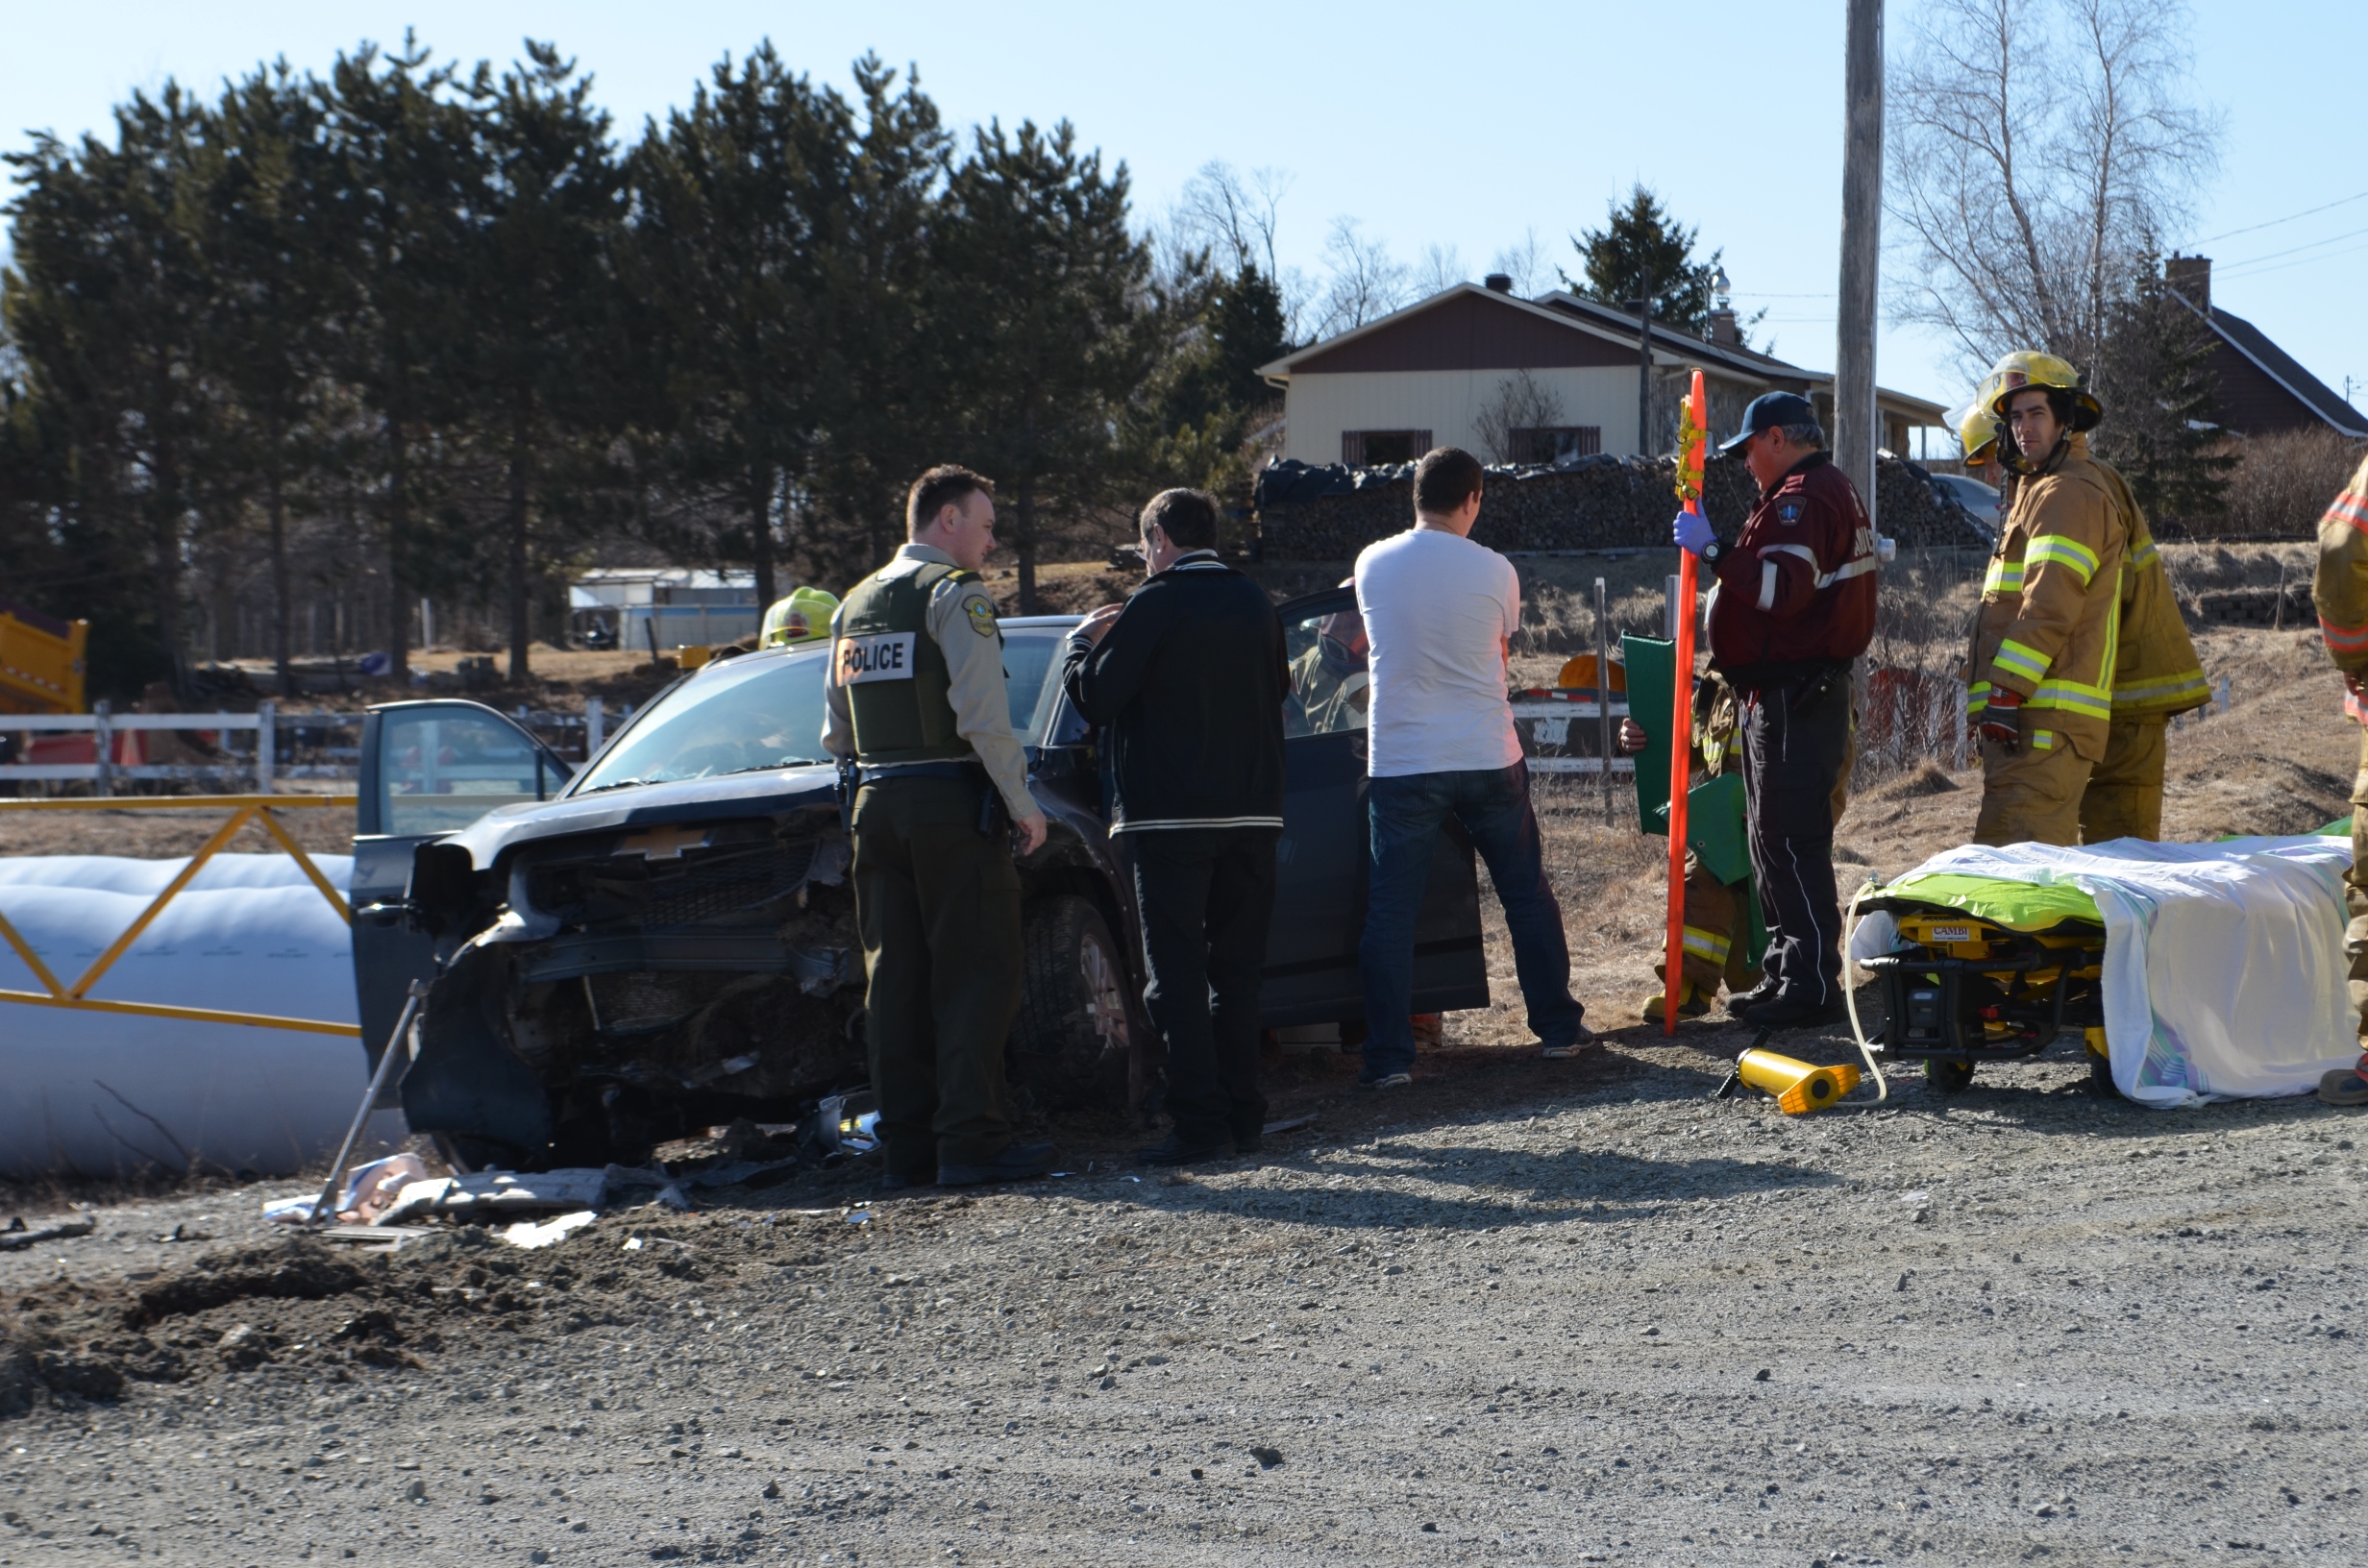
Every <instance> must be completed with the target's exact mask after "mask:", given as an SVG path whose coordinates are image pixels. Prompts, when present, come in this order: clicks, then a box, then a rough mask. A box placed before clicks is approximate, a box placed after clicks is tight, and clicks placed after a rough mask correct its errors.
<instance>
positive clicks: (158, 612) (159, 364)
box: [5, 82, 212, 686]
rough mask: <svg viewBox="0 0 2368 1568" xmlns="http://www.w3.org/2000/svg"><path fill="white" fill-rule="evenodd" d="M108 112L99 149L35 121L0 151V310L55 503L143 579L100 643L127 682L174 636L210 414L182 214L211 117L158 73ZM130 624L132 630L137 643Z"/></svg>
mask: <svg viewBox="0 0 2368 1568" xmlns="http://www.w3.org/2000/svg"><path fill="white" fill-rule="evenodd" d="M114 118H115V140H114V143H113V145H109V144H108V143H106V142H103V141H101V140H100V139H99V138H98V137H96V136H88V137H85V138H84V140H83V141H82V142H81V143H80V145H78V146H77V145H72V144H69V143H67V142H65V141H63V140H62V139H60V138H59V137H56V136H54V135H48V134H46V133H44V134H41V135H36V136H35V137H34V138H33V145H32V147H31V148H30V149H29V150H28V151H26V152H22V153H11V154H9V155H7V156H6V159H5V161H7V162H8V163H9V164H10V165H12V167H13V168H14V169H15V171H16V180H17V183H18V186H19V193H18V195H17V197H16V199H15V200H14V201H12V203H11V204H10V205H9V208H8V210H9V213H10V216H11V217H12V219H13V230H12V249H13V253H14V254H13V260H14V266H13V269H12V272H11V273H10V275H9V278H8V282H7V288H6V301H5V307H6V311H7V329H6V330H7V336H8V341H9V344H10V346H11V348H12V351H13V352H14V353H15V354H16V355H21V357H22V362H23V364H24V365H25V367H26V374H25V380H24V385H25V388H26V391H27V393H28V394H29V395H30V396H31V397H32V398H34V399H35V400H36V401H37V403H38V404H40V405H41V406H40V412H39V417H38V421H37V423H38V425H39V428H40V429H41V431H42V435H43V438H44V439H45V440H48V441H52V442H56V443H59V444H60V445H61V446H62V449H63V451H64V459H65V460H64V465H63V467H62V470H60V471H59V472H60V475H61V477H62V478H63V479H64V481H65V482H66V483H67V485H68V486H69V491H68V493H67V494H66V495H65V496H62V497H61V498H60V499H61V501H62V502H63V503H64V504H65V505H66V506H67V507H69V508H70V509H71V510H72V511H74V512H75V513H77V514H79V516H80V520H81V521H82V522H83V523H84V524H85V525H86V527H89V528H90V529H91V530H92V531H94V532H95V533H97V534H99V535H102V536H104V537H107V538H109V539H111V540H112V541H114V542H115V543H116V544H117V546H118V547H119V548H120V549H121V550H122V551H123V552H124V558H125V559H126V563H127V564H128V565H131V566H132V569H133V571H134V572H135V573H136V576H137V577H138V579H139V580H141V581H142V582H144V583H145V585H146V591H145V593H144V595H143V596H142V598H143V599H144V600H145V602H144V606H143V608H142V610H141V611H140V612H139V613H138V614H137V616H136V625H134V626H126V627H124V628H122V629H123V635H124V646H122V647H118V648H113V649H108V650H107V652H106V655H105V656H109V657H111V658H113V659H114V660H116V661H117V663H116V669H117V670H118V671H119V672H121V674H120V676H118V677H117V678H118V679H119V680H121V681H122V682H123V683H127V684H132V685H135V686H136V684H138V682H139V680H141V679H145V678H153V676H154V675H155V674H157V673H159V672H160V670H161V669H169V668H170V667H171V664H172V661H173V660H175V659H176V658H178V656H179V655H180V654H181V653H182V652H183V651H184V648H185V636H184V629H183V628H184V622H185V616H184V607H183V602H182V600H183V597H184V591H185V584H184V580H183V579H184V563H185V552H186V547H187V544H188V541H189V539H190V537H191V535H192V533H193V531H194V530H195V528H196V527H197V524H198V521H199V519H198V511H197V505H198V494H199V492H198V486H197V484H196V483H195V478H194V475H195V470H196V464H197V461H198V458H199V455H200V453H202V451H203V450H204V448H205V445H206V438H207V432H206V427H207V425H208V423H209V421H210V416H211V413H212V409H211V408H210V404H209V402H208V399H207V396H206V390H205V383H204V378H203V375H202V370H201V365H200V342H201V328H200V321H201V317H202V314H203V311H204V308H205V303H206V287H207V284H206V269H205V264H204V257H203V254H202V250H201V247H200V245H199V243H198V238H197V234H196V229H197V225H196V223H195V221H194V212H193V207H194V196H195V192H196V191H197V189H198V187H199V184H200V182H199V180H198V178H197V176H196V174H195V164H196V162H197V160H198V159H199V158H200V156H201V152H202V149H203V147H204V144H205V141H206V138H207V137H208V135H210V126H209V123H208V121H209V116H208V114H207V111H206V108H205V106H204V105H203V104H202V103H200V102H199V101H198V100H196V99H194V98H192V97H190V96H188V95H187V94H185V93H184V92H183V91H182V90H181V89H180V87H179V86H176V85H174V84H172V83H170V82H167V83H166V84H165V85H164V86H163V88H162V90H160V92H159V93H158V94H157V95H156V96H155V97H153V98H152V97H150V96H148V95H147V94H146V93H141V92H135V93H134V94H133V95H132V99H131V101H130V102H129V103H128V104H125V105H123V106H122V107H120V108H118V109H117V110H115V116H114ZM137 630H144V631H145V632H146V633H147V636H146V638H144V639H141V640H142V641H144V642H145V643H146V647H145V648H144V649H138V650H135V649H134V648H133V646H132V638H133V637H134V635H136V631H137ZM135 676H136V677H137V678H133V677H135Z"/></svg>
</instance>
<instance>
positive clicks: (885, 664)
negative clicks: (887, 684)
mask: <svg viewBox="0 0 2368 1568" xmlns="http://www.w3.org/2000/svg"><path fill="white" fill-rule="evenodd" d="M918 635H919V634H918V633H916V632H910V631H883V632H877V633H875V634H874V635H872V636H869V637H842V638H840V639H839V654H838V672H839V684H840V685H842V686H854V685H857V684H860V683H861V682H863V681H867V680H910V679H912V678H913V643H914V639H915V638H916V637H917V636H918Z"/></svg>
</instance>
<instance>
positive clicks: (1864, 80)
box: [1834, 0, 1883, 520]
mask: <svg viewBox="0 0 2368 1568" xmlns="http://www.w3.org/2000/svg"><path fill="white" fill-rule="evenodd" d="M1849 7H1850V13H1849V22H1848V32H1847V42H1846V44H1845V55H1846V60H1845V70H1844V73H1843V87H1842V99H1843V105H1844V121H1843V132H1844V135H1843V143H1842V160H1841V312H1840V320H1839V323H1838V328H1837V332H1836V342H1835V353H1834V460H1835V462H1837V463H1838V464H1839V465H1840V467H1841V471H1842V472H1843V473H1844V474H1847V475H1849V476H1850V482H1851V483H1853V484H1855V485H1857V486H1858V487H1859V494H1860V495H1861V496H1862V497H1863V498H1864V500H1865V502H1866V514H1867V517H1868V518H1869V519H1870V520H1872V519H1873V517H1874V512H1875V448H1876V446H1877V445H1878V435H1879V432H1880V431H1881V430H1882V428H1883V422H1882V420H1881V419H1880V418H1879V417H1878V416H1877V414H1876V411H1875V294H1876V284H1877V280H1878V277H1879V275H1880V270H1881V268H1880V262H1881V253H1882V246H1883V0H1849Z"/></svg>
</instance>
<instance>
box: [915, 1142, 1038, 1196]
mask: <svg viewBox="0 0 2368 1568" xmlns="http://www.w3.org/2000/svg"><path fill="white" fill-rule="evenodd" d="M1052 1158H1053V1156H1052V1145H1051V1144H1049V1143H1012V1144H1007V1145H1005V1147H1004V1149H1003V1152H1002V1153H1000V1154H999V1155H997V1156H996V1157H995V1158H994V1159H992V1160H990V1161H988V1162H986V1163H985V1164H976V1165H947V1164H941V1165H939V1166H938V1167H937V1185H938V1186H940V1187H984V1186H986V1185H987V1184H988V1183H990V1182H1032V1181H1034V1180H1035V1179H1036V1178H1037V1177H1039V1176H1042V1175H1043V1174H1045V1173H1046V1172H1047V1171H1048V1170H1050V1169H1051V1168H1052Z"/></svg>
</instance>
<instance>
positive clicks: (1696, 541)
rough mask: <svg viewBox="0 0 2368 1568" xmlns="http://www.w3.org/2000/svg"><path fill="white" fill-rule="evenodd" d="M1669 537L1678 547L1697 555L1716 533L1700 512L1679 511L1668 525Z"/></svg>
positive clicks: (1709, 521) (1713, 538) (1711, 540)
mask: <svg viewBox="0 0 2368 1568" xmlns="http://www.w3.org/2000/svg"><path fill="white" fill-rule="evenodd" d="M1669 537H1670V538H1671V539H1672V540H1674V541H1675V542H1676V544H1677V548H1678V549H1680V550H1682V551H1687V552H1689V553H1690V554H1694V555H1699V554H1701V553H1702V551H1703V550H1704V549H1705V548H1707V547H1708V546H1709V545H1710V544H1711V543H1712V542H1713V541H1714V540H1715V539H1717V537H1718V535H1717V533H1716V532H1715V531H1714V529H1713V528H1712V527H1711V520H1710V519H1709V518H1707V517H1704V516H1703V515H1702V514H1701V513H1700V512H1680V513H1678V514H1677V517H1676V519H1675V521H1673V522H1671V523H1670V525H1669Z"/></svg>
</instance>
